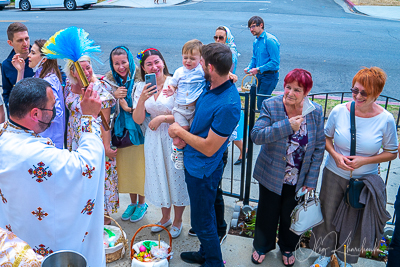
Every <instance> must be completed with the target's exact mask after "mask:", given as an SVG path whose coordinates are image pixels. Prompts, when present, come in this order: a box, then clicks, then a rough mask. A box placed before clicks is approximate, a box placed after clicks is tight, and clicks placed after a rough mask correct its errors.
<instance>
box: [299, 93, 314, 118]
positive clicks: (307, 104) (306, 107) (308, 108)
mask: <svg viewBox="0 0 400 267" xmlns="http://www.w3.org/2000/svg"><path fill="white" fill-rule="evenodd" d="M313 110H315V106H314V104H313V103H312V102H311V101H310V99H308V97H306V98H304V101H303V111H302V112H301V115H303V117H304V116H306V115H307V114H308V113H310V112H312V111H313Z"/></svg>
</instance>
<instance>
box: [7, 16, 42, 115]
mask: <svg viewBox="0 0 400 267" xmlns="http://www.w3.org/2000/svg"><path fill="white" fill-rule="evenodd" d="M7 37H8V41H7V43H8V44H9V45H10V46H12V48H13V50H12V51H11V53H10V54H9V55H8V57H7V58H6V59H5V60H4V61H3V63H2V65H1V79H2V86H3V100H4V104H5V106H6V109H7V114H8V98H9V97H10V93H11V90H12V89H13V87H14V85H15V84H16V82H17V75H18V71H17V70H16V69H15V68H14V66H13V65H12V63H11V61H12V59H13V57H14V56H15V54H19V56H20V57H21V58H23V59H24V60H25V72H24V78H26V77H33V75H34V74H35V73H34V72H33V70H32V69H31V68H29V58H28V54H29V51H30V43H29V34H28V28H27V27H26V26H25V25H24V24H22V23H20V22H14V23H11V24H10V25H9V26H8V28H7Z"/></svg>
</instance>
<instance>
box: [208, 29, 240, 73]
mask: <svg viewBox="0 0 400 267" xmlns="http://www.w3.org/2000/svg"><path fill="white" fill-rule="evenodd" d="M214 40H215V42H217V43H221V44H225V45H227V46H229V48H230V49H231V51H232V67H231V72H232V73H233V74H235V72H236V65H237V62H238V57H239V53H238V51H237V49H236V44H235V38H234V37H233V35H232V33H231V30H229V28H228V27H226V26H219V27H218V28H217V29H216V30H215V36H214Z"/></svg>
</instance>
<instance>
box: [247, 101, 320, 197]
mask: <svg viewBox="0 0 400 267" xmlns="http://www.w3.org/2000/svg"><path fill="white" fill-rule="evenodd" d="M313 104H314V105H315V107H316V109H315V110H314V111H312V112H311V113H309V114H308V115H306V122H307V134H308V144H307V149H306V153H305V155H304V159H303V164H302V166H301V170H300V174H299V177H298V180H297V185H296V191H297V190H299V189H300V188H301V187H302V186H307V187H311V188H315V187H316V186H317V181H318V175H319V169H320V166H321V163H322V159H323V156H324V150H325V134H324V118H323V115H322V107H321V106H320V105H318V104H317V103H315V102H313ZM293 133H294V132H293V130H292V127H291V126H290V122H289V119H287V118H286V114H285V108H284V105H283V96H282V95H281V96H275V97H272V98H269V99H267V100H265V101H264V102H263V104H262V108H261V114H260V117H259V118H258V120H257V121H256V123H255V125H254V127H253V129H252V131H251V139H252V140H253V142H254V143H255V144H257V145H262V147H261V151H260V154H259V155H258V158H257V161H256V165H255V167H254V173H253V177H254V178H255V179H256V180H257V181H258V182H259V183H260V184H261V185H263V186H264V187H266V188H267V189H268V190H270V191H272V192H274V193H276V194H278V195H281V192H282V186H283V180H284V176H285V168H286V146H287V143H288V140H289V135H291V134H293Z"/></svg>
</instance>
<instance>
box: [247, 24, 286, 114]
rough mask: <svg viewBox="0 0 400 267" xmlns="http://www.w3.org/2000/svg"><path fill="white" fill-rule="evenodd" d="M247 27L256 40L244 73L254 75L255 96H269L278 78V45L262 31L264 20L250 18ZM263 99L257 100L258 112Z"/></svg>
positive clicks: (273, 38) (276, 40) (274, 39)
mask: <svg viewBox="0 0 400 267" xmlns="http://www.w3.org/2000/svg"><path fill="white" fill-rule="evenodd" d="M247 25H248V27H249V30H250V32H251V33H252V34H253V35H254V36H256V39H255V40H254V42H253V57H252V58H251V61H250V64H249V65H248V66H247V68H245V69H244V72H245V73H247V74H252V75H256V77H257V79H258V87H257V94H263V95H271V94H272V91H274V89H275V87H276V84H277V83H278V78H279V72H278V71H279V62H280V55H279V48H280V43H279V41H278V39H277V38H276V37H275V36H274V35H272V34H270V33H268V32H266V31H264V20H263V19H262V18H260V17H259V16H253V17H251V18H250V19H249V21H248V23H247ZM264 99H266V97H258V98H257V109H258V110H260V109H261V104H262V102H263V101H264Z"/></svg>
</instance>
